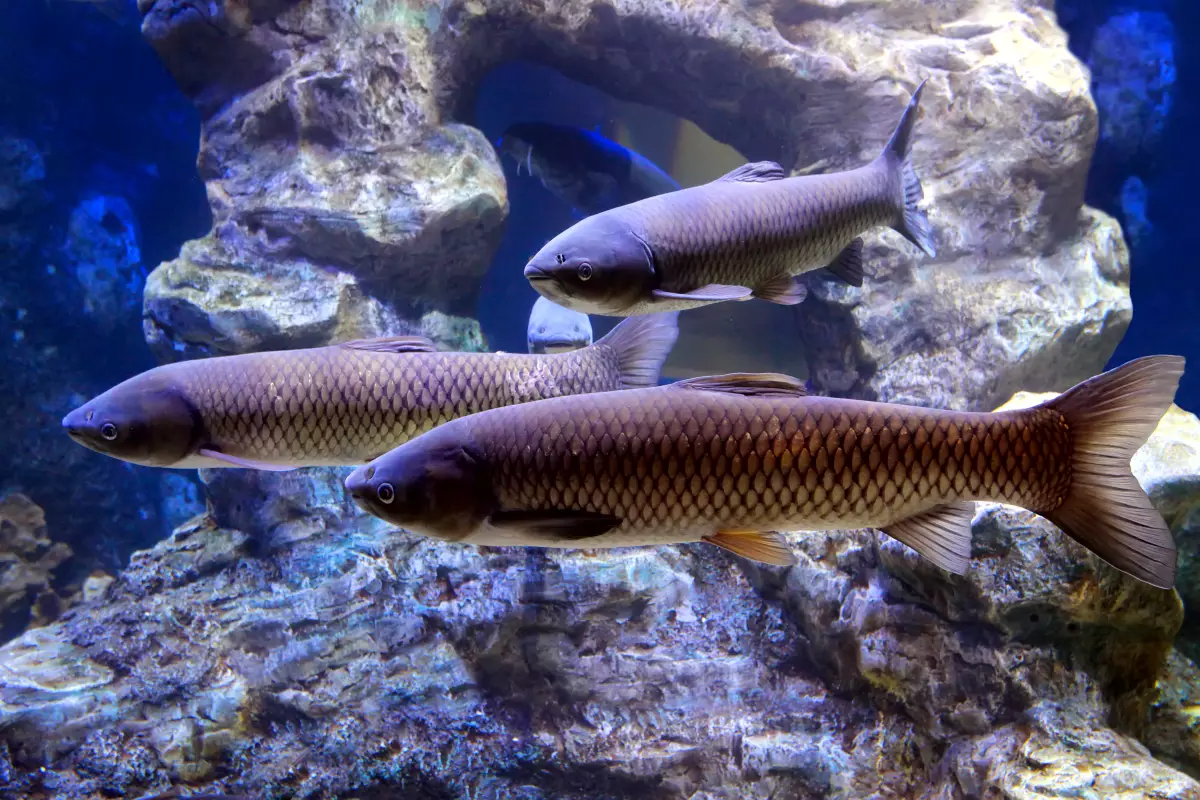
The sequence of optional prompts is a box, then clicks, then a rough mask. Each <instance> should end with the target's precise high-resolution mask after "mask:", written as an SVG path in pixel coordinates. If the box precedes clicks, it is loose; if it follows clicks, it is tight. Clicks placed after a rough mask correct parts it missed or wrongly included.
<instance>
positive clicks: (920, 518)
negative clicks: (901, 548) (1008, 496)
mask: <svg viewBox="0 0 1200 800" xmlns="http://www.w3.org/2000/svg"><path fill="white" fill-rule="evenodd" d="M974 518H975V504H974V503H972V502H970V501H963V502H959V503H947V504H946V505H941V506H935V507H934V508H931V509H929V510H928V511H924V512H922V513H920V514H917V515H915V516H912V517H908V518H907V519H902V520H900V521H899V522H893V523H892V524H891V525H888V526H887V527H885V528H880V530H881V531H883V532H884V533H886V534H887V535H888V536H891V537H892V538H893V539H898V540H900V541H901V542H904V543H905V544H906V545H908V546H909V547H911V548H912V549H913V550H916V551H917V552H918V553H920V554H921V555H922V556H923V557H925V558H927V559H929V560H930V561H931V562H933V563H934V564H936V565H937V566H939V567H941V568H942V569H944V570H946V571H947V572H952V573H954V574H955V575H962V574H963V573H965V572H966V571H967V565H968V564H969V563H970V561H971V520H972V519H974Z"/></svg>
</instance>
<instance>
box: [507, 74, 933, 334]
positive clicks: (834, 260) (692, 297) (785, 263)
mask: <svg viewBox="0 0 1200 800" xmlns="http://www.w3.org/2000/svg"><path fill="white" fill-rule="evenodd" d="M923 87H924V83H922V84H921V86H919V87H918V88H917V90H916V91H915V92H914V93H913V96H912V98H911V100H910V101H909V105H908V108H907V109H906V110H905V112H904V113H903V115H902V116H901V118H900V122H899V124H898V125H897V127H896V130H895V132H894V133H893V135H892V138H891V140H890V141H889V142H888V145H887V146H886V147H885V148H884V150H883V152H882V153H880V155H879V156H878V158H876V159H875V160H874V161H872V162H871V163H870V164H867V165H866V166H863V167H860V168H858V169H852V170H847V171H845V172H837V173H832V174H826V175H811V176H797V177H788V176H787V173H786V171H785V170H784V169H783V168H782V167H781V166H780V165H779V164H776V163H774V162H771V161H760V162H754V163H750V164H744V165H743V166H741V167H738V168H737V169H735V170H733V171H732V172H730V173H729V174H727V175H724V176H722V177H721V178H718V179H717V180H715V181H712V182H710V183H706V184H704V185H702V186H694V187H690V188H687V189H681V190H679V191H675V192H668V193H666V194H661V195H657V196H654V197H648V198H645V199H643V200H638V201H636V202H634V203H630V204H628V205H624V206H620V207H618V208H614V209H611V210H608V211H604V212H601V213H599V214H594V215H592V216H590V217H587V218H586V219H583V220H581V221H580V222H578V223H576V224H575V225H573V226H571V227H570V228H568V229H567V230H565V231H563V232H562V233H560V234H559V235H558V236H556V237H554V238H553V239H551V240H550V241H549V242H547V243H546V245H545V246H544V247H543V248H542V249H541V250H539V251H538V252H537V253H536V254H535V255H534V256H533V258H531V259H530V261H529V263H528V264H527V265H526V266H525V277H526V278H527V279H528V280H529V282H530V283H531V284H532V285H533V287H534V288H535V289H536V290H537V291H538V292H539V293H541V294H542V295H543V296H545V297H546V298H548V299H550V300H552V301H553V302H555V303H557V304H559V305H562V306H565V307H567V308H571V309H574V310H576V311H581V312H585V313H590V314H608V315H612V316H634V315H638V314H649V313H653V312H656V311H664V310H684V309H688V308H696V307H699V306H703V305H709V304H711V303H718V302H725V301H731V300H749V299H751V298H760V299H763V300H767V301H770V302H773V303H779V304H782V305H795V304H797V303H800V302H802V301H803V300H804V298H805V297H806V296H807V288H806V286H805V284H804V283H802V282H800V281H798V280H797V276H799V275H801V274H803V273H805V272H809V271H812V270H816V269H821V268H824V267H828V268H829V270H830V272H831V274H833V275H834V276H836V277H838V278H840V279H842V280H844V281H846V282H848V283H850V284H852V285H855V286H858V285H861V284H862V280H863V269H862V252H863V241H862V238H861V236H860V234H862V233H863V232H864V231H867V230H869V229H872V228H875V227H879V226H889V227H891V228H893V229H894V230H896V231H898V232H900V233H901V234H902V235H903V236H905V237H906V238H907V239H908V240H909V241H910V242H912V243H913V244H915V245H916V246H918V247H920V248H921V249H922V250H923V251H924V252H925V253H927V254H928V255H930V256H933V255H935V253H936V250H935V248H934V242H933V231H932V228H931V226H930V223H929V219H928V217H927V216H926V214H925V212H924V211H922V210H921V209H920V208H919V203H920V201H921V199H922V197H923V196H924V190H923V189H922V187H921V182H920V180H919V179H918V177H917V175H916V172H915V171H914V169H913V166H912V162H911V160H910V149H911V137H912V131H913V126H914V125H915V122H916V118H917V113H918V103H919V101H920V97H921V92H922V90H923Z"/></svg>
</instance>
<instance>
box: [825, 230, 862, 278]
mask: <svg viewBox="0 0 1200 800" xmlns="http://www.w3.org/2000/svg"><path fill="white" fill-rule="evenodd" d="M827 269H828V270H829V273H830V274H831V275H833V276H834V277H835V278H838V279H839V280H842V281H845V282H846V283H848V284H850V285H851V286H862V285H863V240H862V237H861V236H860V237H858V238H857V239H855V240H854V241H853V242H851V243H850V244H849V245H847V247H846V249H845V250H843V251H842V252H840V253H838V255H837V258H835V259H834V260H833V262H832V263H831V264H830V265H829V267H828V268H827Z"/></svg>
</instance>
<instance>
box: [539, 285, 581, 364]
mask: <svg viewBox="0 0 1200 800" xmlns="http://www.w3.org/2000/svg"><path fill="white" fill-rule="evenodd" d="M526 339H527V341H528V343H529V352H531V353H566V352H570V351H571V350H578V349H580V348H581V347H587V346H588V345H589V344H591V343H592V321H591V320H590V319H588V315H587V314H581V313H579V312H578V311H572V310H571V309H569V308H563V307H562V306H560V305H556V304H555V303H552V302H550V301H549V300H547V299H546V298H545V297H539V298H538V299H537V300H536V301H535V302H534V304H533V310H532V311H530V312H529V327H528V328H527V329H526Z"/></svg>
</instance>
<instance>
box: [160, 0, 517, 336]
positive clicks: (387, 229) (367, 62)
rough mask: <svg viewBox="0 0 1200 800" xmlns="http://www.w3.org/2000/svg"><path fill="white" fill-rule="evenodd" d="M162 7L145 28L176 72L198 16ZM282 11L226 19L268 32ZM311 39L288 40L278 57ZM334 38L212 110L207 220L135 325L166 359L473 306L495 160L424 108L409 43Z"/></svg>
mask: <svg viewBox="0 0 1200 800" xmlns="http://www.w3.org/2000/svg"><path fill="white" fill-rule="evenodd" d="M169 5H170V3H165V2H164V3H160V4H156V5H155V6H154V7H153V8H152V9H150V11H149V12H148V16H147V18H146V21H145V23H144V30H145V31H146V34H147V36H149V37H150V39H151V41H152V42H153V43H155V44H156V46H157V47H158V48H159V51H160V53H163V54H164V59H165V60H166V61H167V63H168V64H169V65H172V66H179V65H180V61H179V59H177V58H176V59H173V58H172V56H171V52H170V49H169V48H170V46H172V43H173V44H178V45H180V46H185V47H190V46H191V45H192V44H195V43H194V42H189V41H187V40H186V36H187V33H186V32H187V31H188V30H192V28H194V27H195V26H194V25H193V26H192V28H189V27H188V25H190V24H191V23H192V22H194V21H195V19H196V17H197V16H198V15H199V14H201V13H202V12H201V11H198V10H197V9H196V8H195V7H192V6H190V5H189V6H188V8H189V11H188V12H187V13H185V14H182V15H174V13H173V12H171V11H169V10H168V9H167V8H166V7H167V6H169ZM287 5H289V4H286V3H285V4H280V5H278V6H275V7H271V8H264V9H262V12H263V13H262V17H263V18H262V19H261V20H255V19H251V18H249V17H247V18H246V19H244V20H241V19H239V20H236V21H231V20H230V19H223V20H221V21H220V22H221V24H222V25H224V26H229V25H235V26H236V24H241V23H245V24H250V23H252V22H256V21H261V22H262V23H264V25H265V24H267V23H270V24H274V23H273V22H272V20H271V19H270V18H271V17H272V16H273V15H274V14H276V13H278V12H281V11H284V9H285V7H286V6H287ZM212 8H216V9H218V11H219V12H224V11H226V10H227V9H225V8H223V7H222V6H221V5H219V4H218V5H216V6H212ZM201 28H203V31H201V33H200V34H198V35H203V36H211V35H212V30H211V29H209V28H208V27H207V26H204V25H202V26H201ZM312 33H313V34H316V31H313V32H312ZM328 33H332V31H329V32H328ZM342 33H343V34H344V35H348V36H349V31H343V32H342ZM231 35H232V34H231ZM269 35H270V36H274V37H276V38H278V37H277V35H276V34H269ZM164 37H165V38H164ZM306 41H307V39H306V38H304V37H303V36H300V35H293V36H292V37H291V38H290V39H285V40H283V41H281V42H280V43H279V44H280V45H282V46H283V50H281V51H280V52H279V53H276V54H275V56H274V57H275V58H277V59H278V60H287V55H288V54H287V53H286V49H287V46H288V43H289V42H290V45H291V46H300V45H302V44H303V43H304V42H306ZM328 43H329V45H330V46H329V48H328V51H327V52H323V51H321V50H319V49H318V51H317V52H313V53H310V54H307V57H306V58H300V57H298V56H299V54H295V56H297V57H296V65H295V67H294V69H293V70H292V71H290V72H288V73H287V74H284V75H280V76H279V77H278V78H277V79H275V80H273V81H272V82H271V83H268V84H266V85H262V86H258V87H257V88H254V89H253V90H252V91H247V92H246V93H245V94H242V95H240V96H239V97H238V98H237V99H236V100H235V101H234V102H232V103H230V104H228V105H225V106H223V107H221V108H219V109H216V108H214V109H208V110H209V111H210V112H211V114H210V115H209V116H208V117H207V119H205V121H204V136H203V140H202V143H201V151H200V156H199V165H200V172H201V175H202V177H204V178H205V180H206V181H207V183H208V193H209V199H210V203H211V205H212V211H213V219H214V225H213V229H212V231H211V232H210V233H209V235H208V236H206V237H205V238H203V239H199V240H195V241H192V242H189V243H188V244H186V245H185V246H184V248H183V250H182V252H181V253H180V256H179V258H177V259H175V260H174V261H170V262H167V263H165V264H163V265H162V266H160V267H159V268H158V269H156V270H155V271H154V272H153V273H152V274H151V276H150V278H149V281H148V283H147V287H146V298H145V332H146V338H147V340H148V341H149V342H150V345H151V347H152V348H153V349H154V351H155V353H156V354H157V355H158V357H159V358H160V359H175V358H179V357H181V356H182V357H192V356H196V355H227V354H231V353H241V352H248V351H252V350H265V349H276V348H283V347H306V346H319V345H323V344H329V343H332V342H335V341H344V340H346V339H351V338H366V337H372V336H378V335H382V334H402V333H411V332H414V331H419V329H420V328H421V326H422V323H421V321H420V319H421V317H422V316H423V315H424V314H427V313H429V312H432V311H438V312H441V313H447V314H457V315H462V314H465V313H469V312H471V311H472V310H473V309H474V304H475V299H476V294H477V291H478V286H479V283H480V281H481V279H482V276H483V274H484V271H485V270H486V269H487V265H488V262H489V261H490V259H491V255H492V252H493V251H494V250H495V248H496V246H497V245H498V244H499V237H500V235H501V232H502V226H503V222H504V217H505V215H506V213H507V196H506V190H505V186H504V178H503V174H502V173H501V170H500V165H499V161H498V160H497V156H496V153H495V151H494V150H493V149H492V147H491V145H490V144H489V143H488V142H487V140H486V139H485V138H484V137H483V135H482V134H480V133H479V132H478V131H476V130H474V129H473V128H469V127H467V126H464V125H457V124H452V123H447V124H441V123H439V122H438V121H437V120H436V119H435V118H434V117H433V115H431V114H430V113H428V110H427V109H424V110H423V109H422V108H421V107H420V106H421V105H422V103H424V104H427V103H428V100H423V99H421V97H420V95H421V93H420V92H419V90H418V87H419V86H420V84H421V82H422V75H421V73H420V72H413V65H407V64H403V63H402V59H400V57H399V55H398V54H403V52H404V51H403V48H400V49H399V50H398V51H397V53H392V52H389V50H388V48H387V47H386V44H387V43H386V42H384V41H377V40H374V39H373V37H366V38H363V39H359V38H358V37H354V36H350V37H349V38H348V39H346V40H345V41H343V42H340V43H335V42H334V41H333V40H332V39H330V40H329V42H328ZM189 52H191V51H190V50H189ZM394 57H395V58H396V59H397V60H395V61H394V60H393V58H394ZM230 66H232V65H230V64H223V65H222V68H225V67H230ZM191 68H195V67H194V65H193V67H191ZM181 77H182V76H181ZM183 85H184V88H185V89H187V88H188V84H187V82H186V81H183ZM243 88H246V89H249V88H250V87H243ZM201 94H203V93H201ZM201 105H202V108H204V104H203V101H202V99H201Z"/></svg>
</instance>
